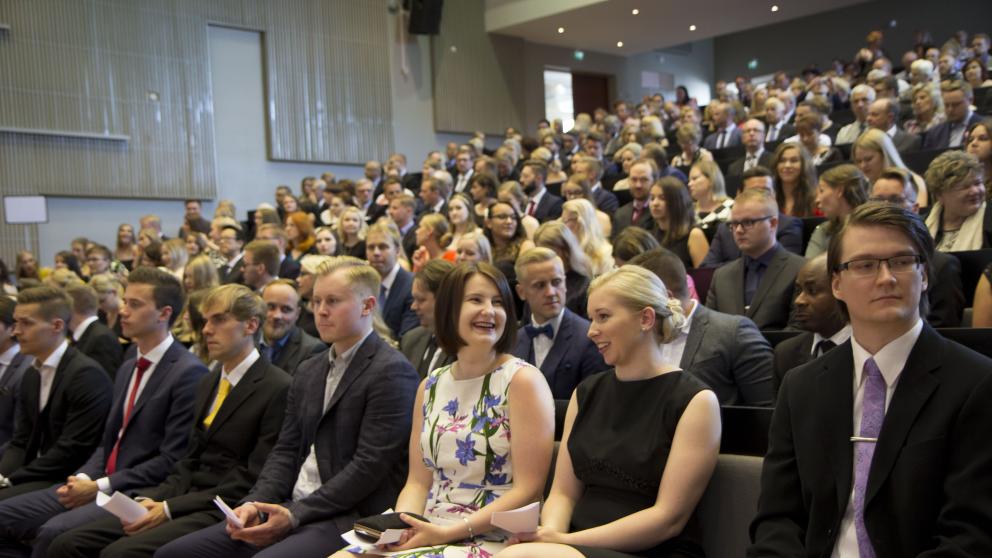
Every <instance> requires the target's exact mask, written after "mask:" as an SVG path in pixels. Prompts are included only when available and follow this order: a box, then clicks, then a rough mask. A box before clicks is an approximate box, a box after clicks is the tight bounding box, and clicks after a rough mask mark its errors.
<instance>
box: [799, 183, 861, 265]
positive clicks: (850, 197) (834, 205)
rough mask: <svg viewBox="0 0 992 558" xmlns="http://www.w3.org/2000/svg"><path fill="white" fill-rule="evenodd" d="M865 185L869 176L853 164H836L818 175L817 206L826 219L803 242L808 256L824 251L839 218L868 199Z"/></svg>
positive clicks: (848, 213) (839, 222) (838, 223)
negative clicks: (807, 240) (805, 242)
mask: <svg viewBox="0 0 992 558" xmlns="http://www.w3.org/2000/svg"><path fill="white" fill-rule="evenodd" d="M868 187H869V183H868V179H867V178H865V175H863V174H861V171H860V170H858V167H856V166H854V165H850V164H844V165H839V166H836V167H833V168H831V169H830V170H828V171H826V172H825V173H823V174H822V175H820V182H819V184H818V185H817V187H816V206H817V208H818V209H819V210H820V212H821V213H822V214H823V216H824V217H826V218H827V220H826V221H824V222H822V223H820V224H819V225H817V226H816V229H814V230H813V234H812V235H810V238H809V242H808V243H807V244H806V258H807V259H809V258H813V257H816V256H818V255H820V254H823V253H825V252H826V251H827V245H828V244H829V243H830V237H831V236H833V231H835V230H837V229H838V228H840V225H841V222H842V221H843V220H844V218H845V217H847V216H848V215H850V214H851V212H852V211H854V208H855V207H858V206H859V205H861V204H863V203H865V201H867V199H868Z"/></svg>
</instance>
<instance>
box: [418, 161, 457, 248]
mask: <svg viewBox="0 0 992 558" xmlns="http://www.w3.org/2000/svg"><path fill="white" fill-rule="evenodd" d="M442 176H444V175H442ZM419 195H420V201H421V202H422V203H421V206H420V213H419V215H418V216H417V217H418V218H419V217H420V215H427V214H430V213H437V214H438V215H440V216H442V217H444V218H445V219H447V218H448V196H449V190H448V184H447V183H446V182H445V180H442V179H441V178H439V177H436V176H433V175H428V176H425V177H424V180H423V181H422V182H421V183H420V194H419ZM414 239H415V240H416V237H414Z"/></svg>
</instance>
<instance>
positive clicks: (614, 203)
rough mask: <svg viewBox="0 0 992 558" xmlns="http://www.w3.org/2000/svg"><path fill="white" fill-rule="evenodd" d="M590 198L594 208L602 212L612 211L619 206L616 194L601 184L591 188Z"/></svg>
mask: <svg viewBox="0 0 992 558" xmlns="http://www.w3.org/2000/svg"><path fill="white" fill-rule="evenodd" d="M592 199H593V202H594V203H595V205H596V209H598V210H600V211H602V212H603V213H613V212H614V211H616V210H617V208H618V207H620V200H618V199H617V196H616V194H614V193H613V192H611V191H609V190H607V189H606V188H604V187H602V186H600V187H599V188H597V189H596V190H593V192H592Z"/></svg>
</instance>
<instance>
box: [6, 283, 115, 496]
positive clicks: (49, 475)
mask: <svg viewBox="0 0 992 558" xmlns="http://www.w3.org/2000/svg"><path fill="white" fill-rule="evenodd" d="M70 304H71V303H70V301H69V298H68V297H67V296H66V295H65V293H63V292H62V291H59V290H56V289H54V288H52V287H35V288H31V289H25V290H23V291H21V292H20V293H19V294H18V295H17V307H16V308H14V336H15V337H17V340H18V341H19V342H20V344H21V352H23V353H25V354H27V355H29V356H30V357H33V358H34V363H33V365H32V367H31V368H29V369H28V370H27V371H26V372H25V373H24V376H23V378H22V379H21V388H20V389H21V391H20V406H19V407H18V409H17V419H16V423H15V426H14V435H13V438H11V440H10V444H9V445H8V446H7V450H6V451H4V453H3V458H2V459H0V500H4V499H7V498H10V497H13V496H17V495H19V494H24V493H27V492H32V491H34V490H37V489H39V488H45V487H47V486H49V485H51V484H52V483H55V482H59V481H61V480H62V479H64V478H66V476H68V475H70V474H72V473H74V472H76V470H77V468H78V467H79V466H80V465H82V464H83V463H85V462H86V459H87V458H88V457H89V456H90V454H91V453H92V452H93V449H94V448H96V446H97V444H99V443H100V436H101V434H102V433H103V423H104V421H105V420H106V419H107V413H108V412H109V411H110V404H111V385H110V378H109V377H108V376H107V373H106V372H105V371H104V370H103V369H102V368H101V367H100V365H99V364H97V363H96V361H94V360H93V359H91V358H89V357H88V356H86V355H84V354H82V353H81V352H79V351H77V350H76V349H74V348H72V347H70V346H69V343H68V342H67V341H66V337H65V335H66V329H67V328H68V324H69V319H70V314H71V310H70Z"/></svg>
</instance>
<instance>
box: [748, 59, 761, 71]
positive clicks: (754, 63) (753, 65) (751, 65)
mask: <svg viewBox="0 0 992 558" xmlns="http://www.w3.org/2000/svg"><path fill="white" fill-rule="evenodd" d="M747 69H748V70H757V69H758V59H757V58H752V59H750V60H748V62H747Z"/></svg>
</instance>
